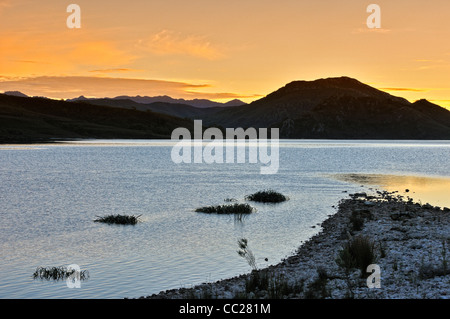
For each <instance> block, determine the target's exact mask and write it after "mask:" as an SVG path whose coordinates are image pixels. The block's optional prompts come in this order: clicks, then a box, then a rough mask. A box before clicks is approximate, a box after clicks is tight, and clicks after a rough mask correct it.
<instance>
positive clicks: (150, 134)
mask: <svg viewBox="0 0 450 319" xmlns="http://www.w3.org/2000/svg"><path fill="white" fill-rule="evenodd" d="M177 127H186V128H189V129H192V128H193V122H192V121H191V120H184V119H181V118H176V117H172V116H168V115H164V114H158V113H154V112H151V111H146V112H142V111H137V110H130V109H124V108H113V107H106V106H98V105H91V104H87V103H75V102H64V101H56V100H50V99H43V98H30V97H17V96H8V95H5V94H0V143H29V142H39V141H48V140H51V139H75V138H102V139H114V138H120V139H144V138H145V139H154V138H170V136H171V133H172V131H173V129H175V128H177Z"/></svg>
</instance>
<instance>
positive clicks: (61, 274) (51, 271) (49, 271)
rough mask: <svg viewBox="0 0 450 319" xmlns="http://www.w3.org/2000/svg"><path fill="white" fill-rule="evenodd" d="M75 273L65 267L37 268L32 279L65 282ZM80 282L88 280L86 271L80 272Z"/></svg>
mask: <svg viewBox="0 0 450 319" xmlns="http://www.w3.org/2000/svg"><path fill="white" fill-rule="evenodd" d="M74 273H75V270H74V269H72V270H68V268H67V267H65V266H59V267H38V268H37V269H36V271H35V272H34V273H33V279H42V280H43V279H45V280H55V281H59V280H66V279H67V278H69V277H70V276H71V275H73V274H74ZM79 278H80V280H86V279H88V278H89V273H88V271H87V270H83V271H80V274H79Z"/></svg>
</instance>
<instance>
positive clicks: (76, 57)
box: [0, 0, 135, 76]
mask: <svg viewBox="0 0 450 319" xmlns="http://www.w3.org/2000/svg"><path fill="white" fill-rule="evenodd" d="M0 1H1V0H0ZM0 31H1V30H0ZM0 38H1V41H0V70H1V72H2V73H3V75H7V74H14V75H24V76H29V75H31V74H40V75H50V74H53V75H54V74H61V73H62V72H64V73H66V74H70V73H72V74H74V73H76V72H83V71H85V70H86V69H87V70H101V69H114V68H117V67H118V66H123V65H128V64H129V63H132V62H133V61H134V58H135V57H134V56H133V55H132V54H130V53H129V52H127V51H126V49H124V48H121V47H120V46H119V45H118V44H117V43H114V42H112V41H105V40H96V39H92V38H90V37H89V36H85V37H83V38H81V37H77V36H76V35H74V34H69V35H68V34H67V33H64V32H60V33H50V34H43V33H36V34H31V33H27V34H25V33H18V34H13V33H11V32H9V33H8V32H3V33H0Z"/></svg>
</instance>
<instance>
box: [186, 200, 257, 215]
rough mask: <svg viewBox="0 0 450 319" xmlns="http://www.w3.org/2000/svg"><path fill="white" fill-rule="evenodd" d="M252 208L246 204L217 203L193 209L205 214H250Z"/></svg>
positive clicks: (252, 210)
mask: <svg viewBox="0 0 450 319" xmlns="http://www.w3.org/2000/svg"><path fill="white" fill-rule="evenodd" d="M254 210H255V209H254V208H253V207H251V206H250V205H248V204H238V203H235V204H232V205H217V206H205V207H200V208H197V209H196V210H195V211H196V212H200V213H206V214H238V215H239V214H251V213H253V212H254Z"/></svg>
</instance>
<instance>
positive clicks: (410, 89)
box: [380, 87, 428, 92]
mask: <svg viewBox="0 0 450 319" xmlns="http://www.w3.org/2000/svg"><path fill="white" fill-rule="evenodd" d="M380 90H383V91H409V92H426V91H428V90H426V89H416V88H394V87H390V88H380Z"/></svg>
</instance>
